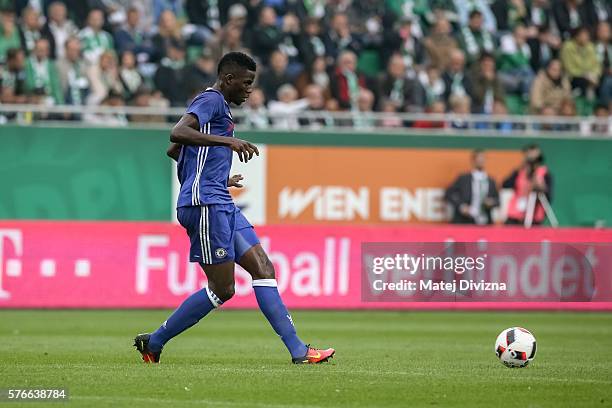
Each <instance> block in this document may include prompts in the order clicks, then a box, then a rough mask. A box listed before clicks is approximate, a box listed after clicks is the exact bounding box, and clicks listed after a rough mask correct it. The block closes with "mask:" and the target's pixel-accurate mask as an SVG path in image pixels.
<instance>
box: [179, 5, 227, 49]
mask: <svg viewBox="0 0 612 408" xmlns="http://www.w3.org/2000/svg"><path fill="white" fill-rule="evenodd" d="M224 3H229V2H228V1H225V2H224V1H223V0H221V1H201V0H186V1H185V11H186V13H187V17H188V18H189V22H190V23H191V24H193V25H195V26H197V27H198V33H199V39H200V40H201V42H202V43H206V42H208V40H209V39H210V38H212V37H213V36H214V35H217V34H219V32H220V30H221V27H222V16H221V12H222V11H224V12H225V13H227V7H225V8H224V9H222V8H221V5H226V4H224ZM225 13H224V15H223V20H226V14H225ZM224 22H225V21H223V23H224Z"/></svg>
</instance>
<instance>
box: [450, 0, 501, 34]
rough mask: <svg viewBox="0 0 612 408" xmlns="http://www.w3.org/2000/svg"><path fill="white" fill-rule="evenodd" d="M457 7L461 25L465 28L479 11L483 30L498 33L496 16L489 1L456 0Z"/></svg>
mask: <svg viewBox="0 0 612 408" xmlns="http://www.w3.org/2000/svg"><path fill="white" fill-rule="evenodd" d="M455 7H456V8H457V12H458V14H459V23H460V24H461V26H462V27H465V26H466V25H468V24H469V23H470V21H471V20H472V13H473V12H474V11H477V12H479V13H480V15H481V16H482V19H483V22H482V28H483V30H485V31H487V32H488V33H494V32H496V31H497V22H496V21H495V15H493V11H491V7H490V6H489V1H488V0H455Z"/></svg>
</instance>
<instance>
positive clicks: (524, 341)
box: [495, 327, 536, 368]
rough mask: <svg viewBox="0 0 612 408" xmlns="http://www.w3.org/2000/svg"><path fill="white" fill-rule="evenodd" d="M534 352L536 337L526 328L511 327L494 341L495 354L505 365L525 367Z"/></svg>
mask: <svg viewBox="0 0 612 408" xmlns="http://www.w3.org/2000/svg"><path fill="white" fill-rule="evenodd" d="M535 354H536V339H535V337H534V336H533V334H531V333H530V332H529V330H527V329H523V328H522V327H511V328H509V329H506V330H504V331H502V332H501V333H500V334H499V336H497V340H496V341H495V355H497V358H499V361H501V362H502V364H504V365H505V366H506V367H510V368H519V367H525V366H527V365H528V364H529V362H530V361H531V360H533V359H534V357H535Z"/></svg>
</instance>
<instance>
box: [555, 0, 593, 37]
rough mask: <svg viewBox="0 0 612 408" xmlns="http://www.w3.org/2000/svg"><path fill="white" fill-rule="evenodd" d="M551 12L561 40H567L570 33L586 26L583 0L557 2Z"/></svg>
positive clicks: (559, 0)
mask: <svg viewBox="0 0 612 408" xmlns="http://www.w3.org/2000/svg"><path fill="white" fill-rule="evenodd" d="M552 11H553V15H554V17H555V22H556V23H557V28H558V29H559V32H560V33H561V36H562V38H563V40H567V39H569V38H570V35H571V33H573V32H575V31H576V30H577V29H579V28H580V27H582V26H584V25H585V24H587V20H588V19H587V15H586V9H585V7H584V5H583V0H557V1H556V3H555V4H554V6H553V7H552Z"/></svg>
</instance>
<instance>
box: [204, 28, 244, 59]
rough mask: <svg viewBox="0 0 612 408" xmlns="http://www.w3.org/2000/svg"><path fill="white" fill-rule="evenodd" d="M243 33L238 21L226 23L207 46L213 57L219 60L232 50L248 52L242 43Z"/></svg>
mask: <svg viewBox="0 0 612 408" xmlns="http://www.w3.org/2000/svg"><path fill="white" fill-rule="evenodd" d="M242 35H243V29H242V26H240V25H239V24H236V23H228V24H226V25H225V26H224V27H223V29H222V30H221V32H220V33H219V35H218V36H217V37H215V38H213V39H212V40H211V41H210V43H209V44H208V46H207V48H208V49H209V50H210V52H211V57H212V59H214V60H215V61H219V60H220V59H221V57H223V56H224V55H225V54H227V53H228V52H232V51H240V52H247V53H248V50H247V49H246V48H245V47H244V44H243V43H242Z"/></svg>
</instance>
